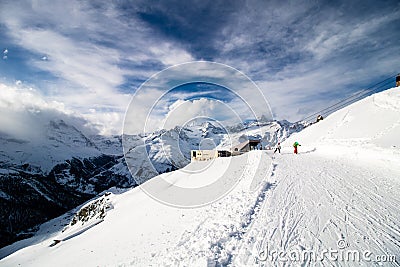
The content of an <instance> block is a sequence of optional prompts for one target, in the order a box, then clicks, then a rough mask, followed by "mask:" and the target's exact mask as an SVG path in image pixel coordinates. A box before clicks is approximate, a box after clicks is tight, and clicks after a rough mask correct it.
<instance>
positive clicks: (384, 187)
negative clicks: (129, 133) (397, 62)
mask: <svg viewBox="0 0 400 267" xmlns="http://www.w3.org/2000/svg"><path fill="white" fill-rule="evenodd" d="M399 107H400V91H399V90H398V88H394V89H390V90H387V91H384V92H381V93H378V94H375V95H372V96H370V97H368V98H366V99H364V100H362V101H359V102H357V103H354V104H352V105H350V106H348V107H346V108H344V109H342V110H340V111H338V112H336V113H334V114H332V115H330V116H329V117H327V118H326V119H325V120H323V121H322V122H319V123H317V124H314V125H312V126H310V127H308V128H306V129H305V130H303V131H301V132H299V133H296V134H293V135H291V136H290V137H289V138H288V139H287V140H286V141H285V142H283V144H282V148H283V149H282V154H272V152H271V151H251V152H249V153H247V154H244V155H241V156H237V157H230V158H218V159H216V160H214V161H211V162H193V163H190V164H188V165H187V166H185V167H184V168H183V169H180V170H177V171H173V172H168V173H164V174H161V175H159V176H157V177H154V178H153V179H151V180H150V181H147V182H145V183H143V184H142V185H141V186H139V187H136V188H133V189H131V190H128V191H127V192H119V191H111V192H108V193H107V194H104V195H103V196H101V197H100V198H98V199H96V200H93V201H91V202H88V203H86V204H85V205H83V206H81V207H79V208H77V209H76V210H75V211H74V212H73V213H70V214H65V215H64V216H62V217H59V218H57V219H54V220H52V221H50V222H48V223H45V224H43V225H42V226H41V228H40V230H39V231H38V233H37V235H36V236H34V237H32V238H31V239H28V240H24V241H20V242H17V243H15V244H13V245H11V246H8V247H5V248H3V249H1V250H0V256H2V257H4V256H6V255H8V256H7V257H6V258H4V259H2V260H0V265H4V266H18V265H22V266H54V265H57V266H71V265H77V266H81V265H85V266H98V265H101V266H150V265H152V266H166V265H167V266H260V265H261V266H264V265H265V266H268V265H271V264H272V265H277V266H279V265H289V266H290V265H304V266H307V265H318V266H332V265H333V266H370V265H385V266H399V261H398V260H399V259H398V256H399V252H400V244H399V240H400V228H399V224H398V222H399V221H400V210H399V207H400V195H399V192H400V179H399V177H400V168H399V166H400V164H399V163H400V150H399V148H400V143H399V142H400V141H399V139H398V136H400V121H399V116H398V114H399V111H400V110H399ZM277 124H278V123H276V122H273V123H270V124H268V125H267V124H266V125H263V126H262V127H265V128H268V127H270V128H271V129H276V128H275V127H278V126H274V125H277ZM238 128H239V130H238V131H237V132H236V133H235V134H236V136H237V137H240V136H241V134H242V133H241V130H240V127H239V126H238ZM247 129H248V130H249V132H250V131H251V130H252V129H251V127H247ZM173 131H175V133H174V132H170V134H169V135H168V137H169V138H167V139H165V140H175V139H176V138H177V134H179V131H176V130H173ZM280 131H282V135H284V133H288V130H278V131H277V132H280ZM289 132H290V131H289ZM194 134H195V131H194V132H193V135H194ZM214 134H216V135H218V134H219V133H214ZM254 134H256V133H254ZM152 136H153V135H152ZM161 136H162V133H159V134H156V135H155V136H153V137H154V139H153V140H156V139H158V140H159V141H160V142H164V141H165V140H164V141H163V140H162V139H160V137H161ZM187 137H188V140H191V139H190V135H189V134H187ZM262 137H263V138H265V139H264V140H276V137H272V139H271V138H269V137H266V136H265V134H264V135H263V136H262ZM223 140H224V139H223V138H222V139H221V144H223ZM294 141H298V142H299V143H300V144H301V145H302V146H301V147H300V153H299V154H298V155H295V154H293V152H292V143H293V142H294ZM206 165H207V166H206ZM194 170H198V171H197V172H194ZM222 178H223V179H224V183H223V184H230V185H232V184H233V185H234V186H233V187H232V188H228V189H229V190H228V191H227V193H223V194H222V193H221V197H219V198H216V199H215V201H211V202H212V203H210V204H209V205H202V206H198V207H196V208H192V209H188V208H187V207H181V208H179V207H173V206H170V205H166V204H165V202H164V203H163V202H160V201H157V198H155V196H154V195H153V196H149V195H148V192H149V189H152V188H153V189H155V191H153V192H158V193H160V195H161V194H162V195H163V196H169V197H171V198H173V197H174V196H175V193H176V186H178V187H180V188H185V189H188V190H187V191H185V192H187V194H186V195H185V197H186V199H184V200H186V201H188V203H189V202H193V201H194V200H196V198H201V197H207V195H209V194H211V193H214V192H215V191H214V190H222V189H223V187H224V186H219V187H217V188H213V187H207V188H209V189H208V191H205V192H206V194H203V195H196V194H193V193H194V192H195V191H193V190H191V189H193V188H195V187H200V188H202V187H204V186H208V185H210V184H211V185H213V184H214V183H215V182H216V181H218V180H219V179H222ZM166 182H168V184H169V185H168V186H164V185H165V183H166ZM189 189H190V190H189ZM157 190H158V191H157ZM221 192H222V191H221ZM13 252H15V253H13ZM11 253H13V254H11ZM9 254H11V255H9ZM313 255H314V256H313Z"/></svg>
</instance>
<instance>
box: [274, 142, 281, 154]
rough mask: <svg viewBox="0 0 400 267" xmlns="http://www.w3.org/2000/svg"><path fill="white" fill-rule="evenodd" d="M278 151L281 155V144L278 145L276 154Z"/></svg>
mask: <svg viewBox="0 0 400 267" xmlns="http://www.w3.org/2000/svg"><path fill="white" fill-rule="evenodd" d="M276 151H278V152H279V154H280V153H281V143H278V144H277V145H276V147H275V151H274V154H275V153H276Z"/></svg>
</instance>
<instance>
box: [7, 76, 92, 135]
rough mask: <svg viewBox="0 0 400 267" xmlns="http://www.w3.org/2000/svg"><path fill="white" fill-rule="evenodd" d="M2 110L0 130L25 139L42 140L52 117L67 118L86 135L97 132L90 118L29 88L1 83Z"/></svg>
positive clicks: (54, 118) (67, 120) (57, 118)
mask: <svg viewBox="0 0 400 267" xmlns="http://www.w3.org/2000/svg"><path fill="white" fill-rule="evenodd" d="M0 113H1V116H0V125H1V129H0V131H1V132H2V133H6V134H9V135H11V136H13V137H17V138H21V139H25V140H31V141H34V140H37V139H42V138H43V137H44V136H45V134H46V126H47V125H48V124H49V122H50V121H51V120H64V121H66V122H67V123H69V124H71V125H73V126H75V127H78V128H79V129H81V130H82V131H83V132H85V133H87V134H94V133H96V132H95V130H94V129H93V127H91V125H90V123H89V122H88V121H86V120H85V119H83V118H82V117H81V116H79V115H78V114H76V113H74V112H73V111H71V110H68V109H66V107H65V105H64V104H63V103H60V102H57V101H49V100H45V99H44V97H43V96H41V95H40V93H39V92H38V91H36V90H35V89H33V88H29V87H22V86H18V87H14V86H8V85H5V84H1V83H0Z"/></svg>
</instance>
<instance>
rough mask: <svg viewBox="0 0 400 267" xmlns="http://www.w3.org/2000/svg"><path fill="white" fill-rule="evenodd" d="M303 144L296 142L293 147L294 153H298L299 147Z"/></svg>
mask: <svg viewBox="0 0 400 267" xmlns="http://www.w3.org/2000/svg"><path fill="white" fill-rule="evenodd" d="M298 146H301V145H300V144H299V143H298V142H294V144H293V147H294V154H297V147H298Z"/></svg>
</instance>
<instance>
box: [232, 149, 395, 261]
mask: <svg viewBox="0 0 400 267" xmlns="http://www.w3.org/2000/svg"><path fill="white" fill-rule="evenodd" d="M274 164H276V171H275V172H274V173H273V176H272V177H274V179H275V183H276V187H275V188H274V190H273V191H272V192H271V193H270V197H269V198H267V199H266V200H265V203H264V206H263V210H262V211H261V212H260V213H259V216H258V218H257V220H255V222H254V224H253V226H252V227H251V229H250V230H249V231H248V233H247V234H246V236H245V238H244V239H243V244H242V248H241V251H240V252H239V256H237V257H236V258H235V260H234V264H233V265H234V266H270V264H271V262H268V261H264V262H262V261H257V260H255V256H258V255H260V254H261V255H263V254H262V252H264V253H266V251H269V252H271V251H278V252H281V251H283V252H285V253H287V254H289V253H290V252H292V251H299V252H301V251H303V250H307V251H315V252H317V255H319V254H318V252H321V251H322V250H324V249H328V250H329V249H336V250H337V249H340V248H338V242H342V241H339V240H344V241H343V242H344V244H346V245H348V249H349V250H357V251H359V252H363V251H366V250H369V251H371V252H372V255H394V256H396V257H397V260H398V257H399V255H400V228H399V224H398V223H399V221H400V209H399V204H400V201H399V200H398V199H397V198H395V197H394V196H396V193H397V192H398V190H399V189H400V186H399V180H398V176H396V175H395V174H393V173H390V172H385V171H382V170H379V171H378V170H376V169H372V168H368V167H361V166H354V164H353V163H351V162H346V161H345V160H341V159H331V158H324V157H321V156H317V155H315V154H302V155H278V156H277V157H276V160H275V163H274ZM371 258H372V259H374V258H373V257H371ZM262 259H263V260H265V259H264V258H262ZM271 260H272V258H271ZM273 264H274V265H277V266H292V265H294V264H299V265H301V266H308V265H312V266H314V265H315V264H317V265H318V266H370V265H371V264H373V263H371V262H370V263H369V264H367V263H366V262H362V261H361V262H340V261H332V260H331V261H330V260H329V258H328V257H327V258H325V259H324V260H322V261H317V262H312V261H311V262H309V261H307V260H306V261H304V262H302V263H299V262H290V261H289V262H286V263H285V262H283V261H282V262H279V261H275V262H273ZM376 264H377V263H376ZM384 264H385V266H400V265H399V263H398V262H397V263H396V262H392V263H389V262H385V263H384ZM377 266H378V265H377Z"/></svg>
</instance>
